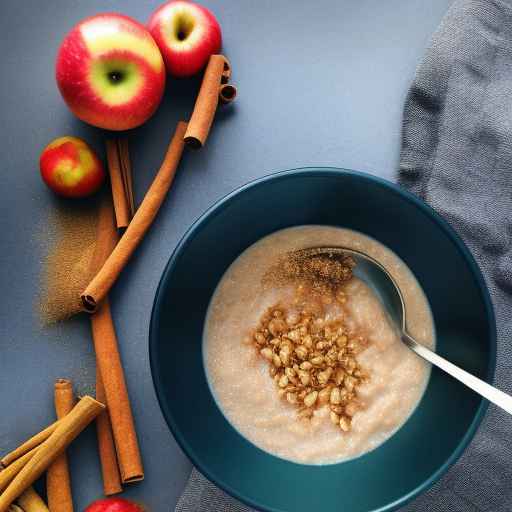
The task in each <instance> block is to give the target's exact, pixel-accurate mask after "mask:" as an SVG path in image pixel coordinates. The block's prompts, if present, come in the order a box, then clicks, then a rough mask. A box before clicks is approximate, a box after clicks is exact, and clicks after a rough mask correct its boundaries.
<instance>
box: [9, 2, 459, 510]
mask: <svg viewBox="0 0 512 512" xmlns="http://www.w3.org/2000/svg"><path fill="white" fill-rule="evenodd" d="M450 3H451V2H450V0H431V1H429V2H424V1H423V0H387V1H379V0H352V1H347V0H346V1H335V0H316V1H315V2H306V1H304V0H295V1H294V0H276V1H271V0H260V1H258V2H255V1H251V0H240V1H234V0H231V1H228V0H224V1H223V0H217V1H215V0H211V1H210V0H208V1H206V0H205V1H204V4H205V5H207V6H208V7H210V8H211V9H212V10H213V11H214V13H215V14H216V15H217V16H218V19H219V21H220V23H221V25H222V27H223V31H224V51H225V53H226V55H227V56H228V57H229V59H230V60H231V63H232V66H233V82H234V83H236V84H237V86H238V88H239V98H238V100H237V102H236V104H234V105H232V106H231V107H228V108H226V109H224V110H223V111H222V112H221V113H220V115H219V116H218V118H217V121H216V123H215V126H214V128H213V131H212V133H211V135H210V138H209V139H208V142H207V146H206V147H205V149H204V150H202V151H201V152H197V153H188V154H187V155H186V157H185V158H184V160H183V162H182V165H181V167H180V170H179V174H178V176H177V179H176V181H175V184H174V186H173V188H172V191H171V193H170V195H169V198H168V200H167V202H166V203H165V205H164V206H163V208H162V209H161V211H160V214H159V216H158V219H157V221H156V222H155V225H154V227H153V229H152V230H151V232H150V233H149V234H148V236H147V237H146V239H145V240H144V243H143V245H142V246H141V247H140V249H139V250H138V251H137V254H136V256H135V257H134V258H133V260H132V262H131V263H130V265H129V266H128V267H127V268H126V270H125V272H124V273H123V276H122V279H121V280H120V282H119V283H118V285H117V286H116V287H115V289H114V291H113V292H112V294H111V301H112V307H113V313H114V318H115V322H116V327H117V332H118V336H119V340H120V344H121V350H122V357H123V361H124V364H125V369H126V374H127V378H128V387H129V391H130V395H131V397H132V403H133V407H134V412H135V417H136V422H137V426H138V432H139V437H140V443H141V448H142V452H143V457H144V462H145V469H146V480H145V481H144V482H142V483H140V484H136V485H134V486H132V487H130V488H129V490H128V491H127V493H126V495H127V496H130V497H133V498H135V499H139V500H141V501H142V502H144V503H146V504H147V505H148V506H149V508H150V510H153V512H163V511H166V510H169V509H170V508H172V507H173V506H174V504H175V502H176V499H177V497H178V496H179V494H180V493H181V490H182V488H183V485H184V482H185V480H186V478H187V477H188V473H189V470H190V464H189V462H188V461H187V460H186V459H185V457H184V456H183V455H182V453H181V452H180V450H179V449H178V447H177V446H176V444H175V442H174V440H173V438H172V436H171V435H170V434H169V432H168V430H167V428H166V425H165V423H164V421H163V418H162V416H161V413H160V410H159V408H158V404H157V402H156V398H155V394H154V391H153V385H152V381H151V375H150V372H149V363H148V348H147V338H148V328H149V317H150V311H151V305H152V302H153V297H154V293H155V290H156V286H157V284H158V280H159V277H160V274H161V272H162V270H163V267H164V265H165V263H166V261H167V259H168V257H169V255H170V253H171V251H172V250H173V248H174V246H175V245H176V243H177V241H178V240H179V238H180V237H181V236H182V235H183V233H184V232H185V230H186V229H187V228H188V226H189V225H190V224H191V223H192V221H193V220H195V219H196V218H197V217H198V216H199V215H200V214H201V213H202V212H203V211H204V210H205V209H206V208H207V207H208V206H210V205H211V204H212V203H213V202H214V201H215V200H217V199H219V198H220V197H221V196H223V195H225V194H226V193H228V192H230V191H231V190H232V189H234V188H236V187H238V186H239V185H242V184H243V183H246V182H247V181H249V180H251V179H253V178H256V177H259V176H262V175H264V174H267V173H269V172H271V171H275V170H281V169H286V168H293V167H302V166H309V165H315V166H339V167H345V168H353V169H358V170H364V171H368V172H370V173H373V174H377V175H380V176H382V177H385V178H389V179H394V175H395V169H396V167H397V162H398V155H399V145H400V124H401V112H402V106H403V102H404V99H405V95H406V92H407V88H408V86H409V84H410V82H411V80H412V77H413V75H414V71H415V68H416V66H417V65H418V63H419V62H420V59H421V56H422V54H423V51H424V49H425V47H426V46H427V44H428V41H429V38H430V36H431V34H432V32H433V31H434V30H435V28H436V27H437V25H438V23H439V21H440V20H441V18H442V15H443V14H444V12H445V11H446V9H447V7H448V5H449V4H450ZM158 4H159V2H158V1H156V0H155V1H153V0H151V1H150V0H125V1H122V0H87V1H86V0H82V1H79V0H49V1H47V2H41V1H40V0H4V1H3V2H2V5H1V6H0V41H1V42H2V57H1V76H2V79H1V80H0V99H1V119H2V129H1V133H2V136H1V137H0V154H1V155H2V158H1V160H0V198H1V201H0V233H1V235H0V236H1V246H0V247H1V252H0V291H1V294H2V307H1V309H0V406H1V407H2V411H3V413H2V414H1V415H0V451H1V452H4V451H6V450H8V449H10V448H12V447H13V446H14V445H15V444H16V443H17V442H19V441H21V440H22V439H24V438H25V437H26V436H28V435H29V434H31V433H33V432H34V431H36V430H38V429H39V428H40V427H41V426H42V425H44V424H46V423H48V422H50V421H51V418H52V383H53V381H54V379H55V378H57V377H71V378H72V379H73V380H74V381H76V383H77V386H78V389H79V390H83V391H86V390H88V389H89V390H90V389H92V386H93V382H94V356H93V352H92V347H91V343H90V335H89V324H88V320H87V318H77V319H74V320H73V321H70V322H67V323H65V324H62V325H59V326H57V327H54V328H51V329H50V328H45V327H42V326H41V324H40V322H39V320H38V317H37V314H36V304H37V300H38V299H37V289H38V282H39V276H40V271H41V261H42V256H43V254H44V250H43V245H44V244H43V243H42V242H41V240H42V239H44V235H45V228H44V226H45V224H46V223H47V220H48V216H49V213H50V212H51V209H52V204H53V198H52V196H51V194H50V193H49V192H48V191H47V189H46V188H45V187H44V186H43V185H42V183H41V181H40V178H39V171H38V157H39V153H40V151H41V149H42V148H43V147H44V146H45V145H46V144H47V143H48V142H49V141H50V140H51V139H53V138H54V137H57V136H60V135H66V134H70V135H71V134H72V135H78V136H82V137H84V138H85V139H86V140H88V141H89V142H90V143H91V144H92V145H93V146H94V147H95V148H96V149H97V150H98V151H100V152H102V153H103V142H102V141H103V138H104V134H103V133H102V132H101V131H100V130H96V129H94V128H91V127H88V126H86V125H84V124H82V123H81V122H80V121H78V120H76V119H75V118H73V116H72V115H71V114H70V113H69V111H68V110H67V108H66V106H65V105H64V103H63V101H62V100H61V98H60V96H59V93H58V90H57V88H56V86H55V81H54V68H53V64H54V58H55V54H56V51H57V48H58V45H59V42H60V41H61V39H62V37H63V36H64V34H65V33H66V32H67V31H68V30H69V29H70V28H71V27H72V25H73V24H74V23H75V22H77V21H79V20H80V19H81V18H83V17H85V16H89V15H92V14H95V13H97V12H102V11H103V12H106V11H121V12H124V13H125V14H128V15H130V16H133V17H135V18H137V19H138V20H140V21H142V22H144V21H146V20H147V19H148V17H149V15H150V13H151V12H152V10H153V9H154V8H155V7H156V6H157V5H158ZM197 88H198V81H197V80H187V81H181V82H178V81H175V80H170V81H169V83H168V90H167V94H166V97H165V99H164V102H163V104H162V106H161V108H160V110H159V111H158V112H157V114H156V115H155V116H154V117H153V118H152V119H151V121H150V122H148V123H147V124H146V125H145V126H144V127H143V128H141V129H139V130H137V132H136V133H134V134H132V135H131V146H130V148H131V152H132V158H133V167H134V186H135V192H136V199H137V201H140V200H141V199H142V197H143V195H144V192H145V190H146V189H147V187H148V185H149V183H150V182H151V179H152V177H153V175H154V173H155V170H156V169H157V168H158V165H159V163H160V161H161V159H162V156H163V154H164V151H165V148H166V145H167V143H168V140H169V138H170V135H171V133H172V131H173V127H174V126H175V122H176V121H177V120H178V119H181V118H183V119H186V118H188V116H189V115H190V112H191V109H192V106H193V102H194V98H195V95H196V92H197ZM182 392H186V390H182ZM191 400H193V397H191ZM198 414H199V415H200V411H198ZM205 428H206V427H205ZM70 458H71V467H72V479H73V482H74V496H75V501H76V510H77V511H79V510H83V509H84V507H85V506H86V504H87V503H89V502H90V501H91V500H92V499H94V498H97V497H100V495H101V478H100V472H99V465H98V461H97V455H96V447H95V435H94V431H93V430H91V429H89V431H88V432H87V433H86V434H84V435H83V437H82V438H81V439H80V440H79V442H76V443H74V445H73V446H72V447H71V449H70Z"/></svg>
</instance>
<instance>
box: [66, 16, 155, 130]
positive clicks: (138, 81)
mask: <svg viewBox="0 0 512 512" xmlns="http://www.w3.org/2000/svg"><path fill="white" fill-rule="evenodd" d="M56 78H57V84H58V86H59V89H60V92H61V94H62V96H63V98H64V100H65V101H66V103H67V104H68V106H69V108H70V109H71V111H72V112H73V113H74V114H75V115H76V116H78V117H79V118H80V119H82V120H83V121H85V122H86V123H89V124H92V125H94V126H98V127H100V128H106V129H108V130H128V129H130V128H135V127H136V126H139V125H141V124H142V123H144V122H145V121H146V120H147V119H148V118H149V117H150V116H151V115H152V114H153V113H154V112H155V110H156V108H157V107H158V105H159V103H160V100H161V99H162V95H163V92H164V87H165V65H164V62H163V60H162V55H161V54H160V50H159V49H158V46H157V45H156V43H155V41H154V40H153V38H152V37H151V34H150V33H149V32H148V31H147V30H146V28H145V27H144V26H142V25H141V24H140V23H138V22H137V21H135V20H133V19H131V18H129V17H128V16H123V15H121V14H98V15H97V16H92V17H90V18H86V19H85V20H83V21H81V22H80V23H78V25H76V26H75V27H74V28H73V29H72V30H71V32H69V34H68V35H67V36H66V38H65V39H64V41H63V42H62V44H61V47H60V49H59V53H58V55H57V64H56Z"/></svg>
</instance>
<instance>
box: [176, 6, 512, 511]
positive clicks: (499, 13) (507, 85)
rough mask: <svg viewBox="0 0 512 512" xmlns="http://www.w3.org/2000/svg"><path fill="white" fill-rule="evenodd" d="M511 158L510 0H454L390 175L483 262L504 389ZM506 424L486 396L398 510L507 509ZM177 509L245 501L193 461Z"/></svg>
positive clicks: (510, 425) (508, 355)
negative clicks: (451, 461)
mask: <svg viewBox="0 0 512 512" xmlns="http://www.w3.org/2000/svg"><path fill="white" fill-rule="evenodd" d="M510 168H512V8H511V7H510V6H509V4H507V3H505V2H503V1H500V0H456V1H455V3H454V4H453V5H452V6H451V8H450V10H449V12H448V13H447V15H446V17H445V18H444V20H443V22H442V24H441V26H440V27H439V29H438V31H437V32H436V33H435V34H434V36H433V39H432V44H431V47H430V49H429V50H428V52H427V54H426V56H425V59H424V61H423V63H422V65H421V66H420V68H419V69H418V72H417V75H416V78H415V80H414V82H413V85H412V87H411V90H410V92H409V95H408V98H407V101H406V105H405V111H404V122H403V147H402V155H401V161H400V173H399V181H400V183H401V184H402V185H403V186H405V187H407V188H409V189H410V190H412V191H413V192H415V193H416V194H418V195H419V196H421V197H422V198H423V199H424V200H425V201H427V202H428V203H430V204H431V205H432V206H433V207H434V208H435V209H436V210H437V211H438V212H440V213H441V214H442V215H443V216H444V217H445V218H446V219H447V220H448V221H449V222H450V223H451V224H452V226H453V227H454V228H455V229H456V230H457V231H458V233H459V234H460V235H461V236H462V238H463V239H464V241H465V242H466V244H467V245H468V246H469V247H470V249H471V251H472V252H473V255H474V256H475V257H476V259H477V261H478V263H479V265H480V267H481V269H482V270H483V272H484V274H485V276H486V280H487V284H488V286H489V289H490V290H491V294H492V297H493V302H494V306H495V310H496V315H497V322H498V339H499V347H498V366H497V368H498V369H497V372H496V384H497V385H498V386H499V387H500V388H501V389H503V390H504V391H507V392H509V393H512V371H511V370H512V344H511V342H510V339H511V334H512V332H511V331H512V270H511V269H512V261H511V259H510V258H511V255H512V246H511V242H512V177H511V176H510V175H509V174H510V173H509V169H510ZM511 432H512V419H511V418H510V417H509V416H507V415H506V414H505V413H503V412H502V411H501V410H498V409H497V408H496V407H494V406H491V407H490V409H489V413H488V414H487V416H486V418H485V420H484V422H483V425H482V427H481V428H480V430H479V432H478V434H477V435H476V437H475V439H474V441H473V442H472V444H471V446H470V447H469V448H468V449H467V450H466V452H465V453H464V455H463V456H462V458H461V459H460V461H459V462H458V463H457V464H456V465H455V466H454V467H453V468H452V469H451V470H450V471H449V472H448V473H447V474H446V475H445V477H444V478H442V479H441V481H439V482H438V483H437V484H436V485H435V486H434V487H433V488H432V489H430V490H429V491H428V492H427V493H425V494H424V495H422V496H420V497H419V498H418V499H416V500H415V501H413V502H412V503H411V504H409V505H408V506H407V507H405V508H404V509H403V511H404V512H405V511H407V512H426V511H430V510H435V511H436V512H462V511H464V512H466V511H471V512H472V511H479V512H511V511H512V434H511ZM176 512H250V509H249V508H247V507H245V506H244V505H242V504H241V503H239V502H238V501H237V500H235V499H233V498H231V497H230V496H228V495H226V494H225V493H223V492H222V491H221V490H219V489H218V488H216V487H215V486H214V485H213V484H212V483H210V482H209V481H208V480H207V479H205V478H204V477H203V476H202V475H201V474H200V473H198V472H197V471H196V470H195V469H194V470H193V471H192V474H191V476H190V480H189V482H188V484H187V487H186V489H185V492H184V494H183V495H182V497H181V499H180V500H179V502H178V505H177V506H176ZM289 512H293V511H289ZM319 512H321V511H319Z"/></svg>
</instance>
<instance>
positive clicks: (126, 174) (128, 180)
mask: <svg viewBox="0 0 512 512" xmlns="http://www.w3.org/2000/svg"><path fill="white" fill-rule="evenodd" d="M117 151H118V153H119V163H120V164H121V176H122V178H123V183H124V191H125V196H126V199H127V201H128V207H129V211H130V219H131V218H132V217H133V215H134V214H135V202H134V198H133V182H132V165H131V162H130V150H129V148H128V139H117Z"/></svg>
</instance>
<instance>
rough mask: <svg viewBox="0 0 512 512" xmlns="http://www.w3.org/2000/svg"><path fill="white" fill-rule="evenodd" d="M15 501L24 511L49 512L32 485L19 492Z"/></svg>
mask: <svg viewBox="0 0 512 512" xmlns="http://www.w3.org/2000/svg"><path fill="white" fill-rule="evenodd" d="M17 502H18V505H19V506H20V507H21V508H22V509H23V511H24V512H49V510H48V507H47V506H46V503H45V502H44V501H43V499H42V498H41V496H39V494H37V492H36V491H34V488H33V487H29V488H28V489H27V490H26V491H25V492H23V493H22V494H20V496H19V497H18V499H17Z"/></svg>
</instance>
